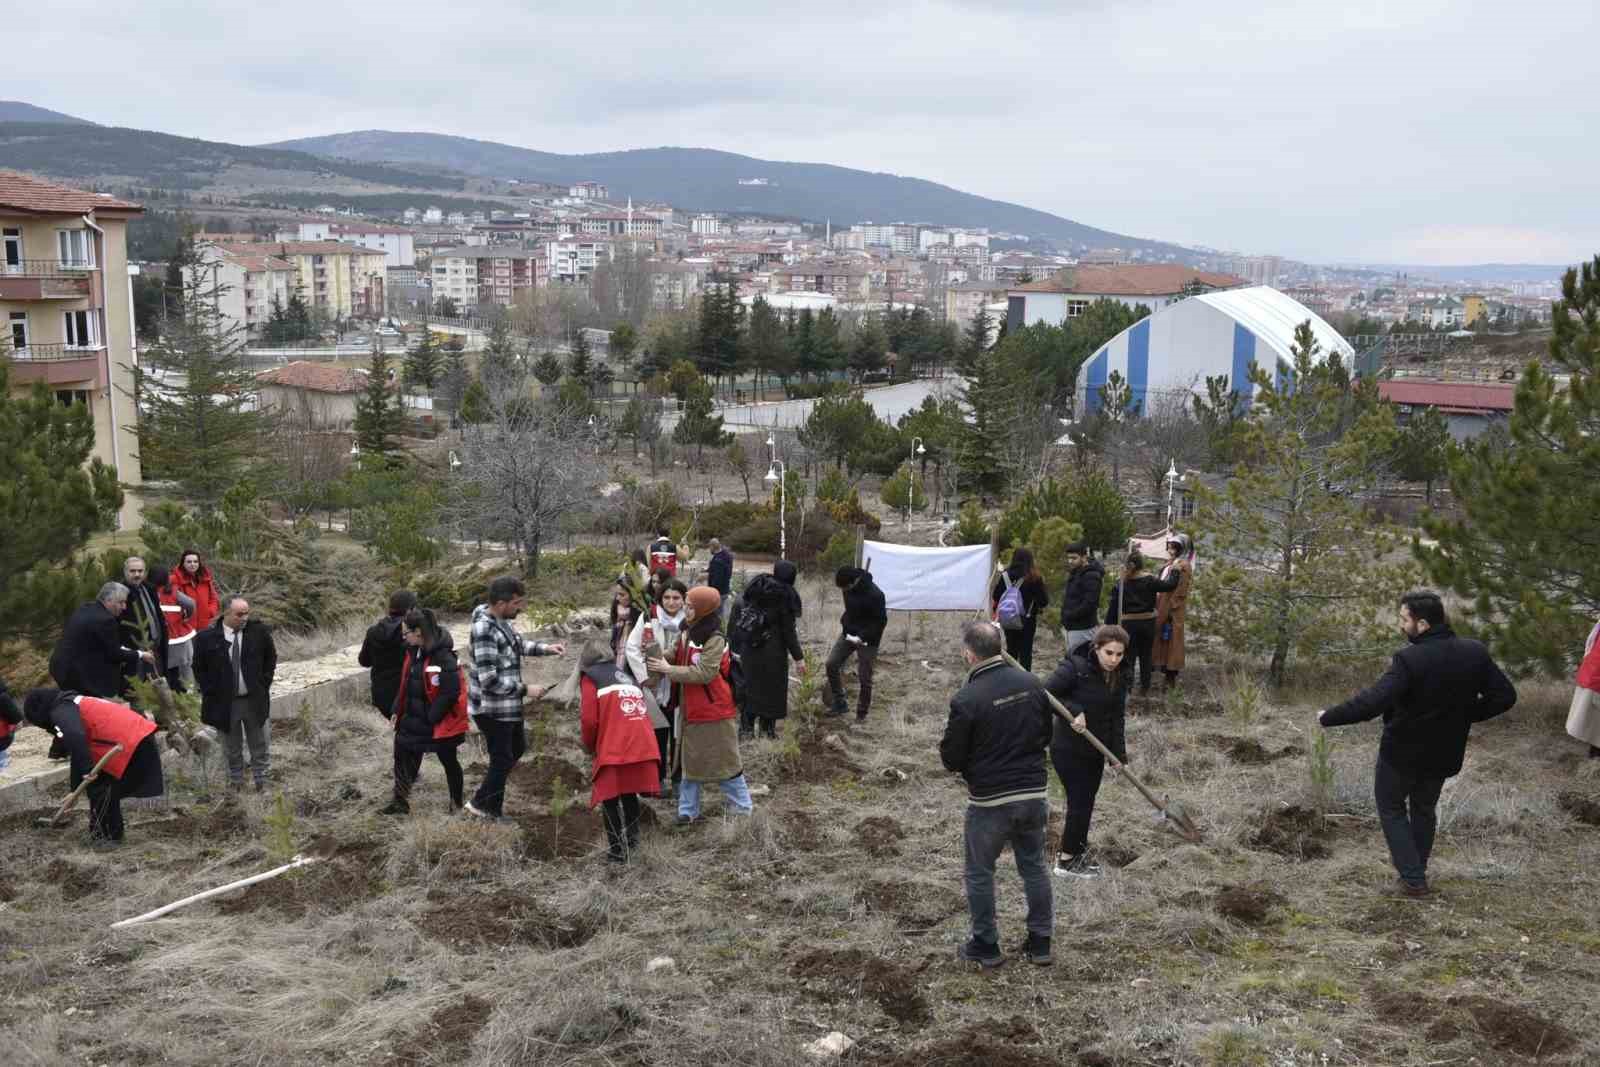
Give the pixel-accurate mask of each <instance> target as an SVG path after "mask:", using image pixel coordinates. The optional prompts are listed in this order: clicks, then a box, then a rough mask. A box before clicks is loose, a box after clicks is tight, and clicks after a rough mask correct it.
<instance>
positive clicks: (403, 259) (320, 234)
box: [277, 219, 417, 267]
mask: <svg viewBox="0 0 1600 1067" xmlns="http://www.w3.org/2000/svg"><path fill="white" fill-rule="evenodd" d="M277 239H278V240H280V241H343V242H344V243H345V244H353V245H360V246H361V247H362V248H370V249H371V250H373V251H374V252H382V253H383V254H384V256H386V257H387V259H386V261H385V264H384V265H385V266H388V267H414V266H416V263H417V249H416V236H415V235H414V234H413V233H412V232H411V231H410V230H407V229H402V228H401V227H398V226H376V225H373V224H371V223H345V222H328V221H327V220H325V219H319V220H315V221H311V222H301V223H299V224H298V225H297V226H296V227H295V229H293V230H279V231H278V235H277Z"/></svg>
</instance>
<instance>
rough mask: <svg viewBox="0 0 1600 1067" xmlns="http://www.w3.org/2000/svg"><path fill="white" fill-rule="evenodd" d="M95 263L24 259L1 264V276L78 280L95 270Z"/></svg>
mask: <svg viewBox="0 0 1600 1067" xmlns="http://www.w3.org/2000/svg"><path fill="white" fill-rule="evenodd" d="M94 269H95V266H94V264H93V263H63V262H61V261H60V260H58V259H23V260H18V261H17V262H15V263H0V276H3V277H8V278H77V277H79V276H81V275H82V274H83V273H84V272H86V271H91V270H94Z"/></svg>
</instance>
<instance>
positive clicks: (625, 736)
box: [579, 663, 661, 778]
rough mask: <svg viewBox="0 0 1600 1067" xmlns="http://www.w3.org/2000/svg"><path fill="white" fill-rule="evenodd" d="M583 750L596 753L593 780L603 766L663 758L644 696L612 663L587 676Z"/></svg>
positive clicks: (584, 682) (584, 681) (591, 670)
mask: <svg viewBox="0 0 1600 1067" xmlns="http://www.w3.org/2000/svg"><path fill="white" fill-rule="evenodd" d="M579 689H580V690H581V692H582V709H583V747H584V748H585V749H587V750H588V751H589V752H592V753H593V754H594V763H593V765H592V766H591V768H590V771H589V777H590V778H593V777H594V776H595V775H598V774H599V773H600V768H602V767H613V766H624V765H627V764H630V763H650V762H653V761H655V760H658V759H660V758H661V749H660V747H659V746H658V745H657V744H656V731H655V727H653V726H651V725H650V712H649V710H648V708H647V707H646V705H645V702H644V693H643V692H642V691H641V690H640V689H639V687H638V686H637V685H635V684H634V683H633V680H632V679H631V678H629V677H628V675H627V674H626V673H625V672H623V671H621V670H619V669H618V668H617V667H616V666H615V665H613V664H611V663H597V664H595V666H593V667H591V668H589V670H588V671H585V672H584V673H583V676H582V678H581V680H580V683H579Z"/></svg>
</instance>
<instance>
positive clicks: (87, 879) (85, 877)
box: [41, 859, 105, 900]
mask: <svg viewBox="0 0 1600 1067" xmlns="http://www.w3.org/2000/svg"><path fill="white" fill-rule="evenodd" d="M41 873H42V874H43V875H44V878H43V881H46V882H49V883H50V884H52V885H56V886H60V887H61V899H62V900H82V899H83V898H84V897H86V896H88V895H89V894H91V893H94V892H97V891H98V890H99V889H100V887H101V886H102V885H103V884H105V880H104V878H103V877H102V876H101V874H100V871H99V869H98V868H96V867H80V866H78V865H77V864H75V863H68V862H67V861H66V860H60V859H57V860H51V861H50V862H49V863H48V864H46V865H45V868H44V870H43V871H42V872H41Z"/></svg>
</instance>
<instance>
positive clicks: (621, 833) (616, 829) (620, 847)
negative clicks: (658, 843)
mask: <svg viewBox="0 0 1600 1067" xmlns="http://www.w3.org/2000/svg"><path fill="white" fill-rule="evenodd" d="M600 813H601V814H602V815H603V816H604V817H605V823H606V843H607V844H608V845H609V846H610V850H611V854H612V855H613V856H626V855H627V854H628V851H629V850H630V849H635V848H638V847H639V794H638V793H623V794H622V795H621V796H615V797H612V798H611V799H610V800H602V801H601V802H600Z"/></svg>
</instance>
